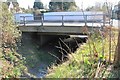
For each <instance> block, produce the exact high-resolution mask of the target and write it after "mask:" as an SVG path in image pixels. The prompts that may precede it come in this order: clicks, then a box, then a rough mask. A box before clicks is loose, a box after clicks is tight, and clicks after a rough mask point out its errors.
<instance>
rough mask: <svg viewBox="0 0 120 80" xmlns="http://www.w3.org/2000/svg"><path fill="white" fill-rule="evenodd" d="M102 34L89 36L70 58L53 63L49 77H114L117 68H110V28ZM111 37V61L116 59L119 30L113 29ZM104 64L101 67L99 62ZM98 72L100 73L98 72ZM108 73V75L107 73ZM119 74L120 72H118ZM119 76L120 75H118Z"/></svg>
mask: <svg viewBox="0 0 120 80" xmlns="http://www.w3.org/2000/svg"><path fill="white" fill-rule="evenodd" d="M107 30H108V31H105V32H104V34H102V36H104V37H102V36H101V34H100V33H97V32H95V33H94V34H93V35H91V36H89V38H88V40H87V42H86V43H84V44H82V46H80V48H78V49H77V51H76V52H75V53H72V54H69V55H68V58H69V60H68V61H66V62H64V63H63V64H60V65H58V66H55V65H53V66H52V67H51V68H50V69H49V74H48V75H47V76H46V77H47V78H95V77H99V78H103V77H105V78H112V77H113V76H111V75H115V74H116V72H118V71H117V70H112V68H110V71H109V70H107V69H108V68H109V66H111V65H109V46H110V36H109V29H107ZM111 33H112V37H111V46H112V48H111V49H110V50H111V63H112V62H113V59H114V54H115V48H116V45H117V37H118V31H117V30H112V32H111ZM99 61H100V63H101V64H102V65H101V66H100V67H99V66H98V63H99ZM97 72H98V73H97ZM106 74H107V75H106ZM117 74H119V72H118V73H117ZM116 77H118V76H116Z"/></svg>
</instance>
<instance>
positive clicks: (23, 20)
mask: <svg viewBox="0 0 120 80" xmlns="http://www.w3.org/2000/svg"><path fill="white" fill-rule="evenodd" d="M23 21H24V26H25V16H23Z"/></svg>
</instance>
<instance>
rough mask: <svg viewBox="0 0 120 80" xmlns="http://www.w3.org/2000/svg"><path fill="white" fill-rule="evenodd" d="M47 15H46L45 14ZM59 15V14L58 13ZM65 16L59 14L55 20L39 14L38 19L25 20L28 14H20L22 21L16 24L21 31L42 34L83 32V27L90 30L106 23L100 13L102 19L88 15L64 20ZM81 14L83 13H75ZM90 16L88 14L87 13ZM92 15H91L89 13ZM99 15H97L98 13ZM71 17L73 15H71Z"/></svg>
mask: <svg viewBox="0 0 120 80" xmlns="http://www.w3.org/2000/svg"><path fill="white" fill-rule="evenodd" d="M47 16H48V15H47ZM52 16H53V15H52ZM59 16H60V15H59ZM65 16H68V15H61V18H60V19H58V18H57V20H51V18H52V17H51V15H50V16H49V17H51V18H50V19H48V20H47V17H46V19H45V16H39V18H40V19H39V20H26V17H30V16H21V17H22V21H21V22H20V24H18V26H19V29H20V30H21V31H22V32H39V33H44V34H78V35H79V34H82V33H85V27H84V26H86V27H87V28H88V31H89V32H91V31H92V30H93V29H100V28H102V27H103V26H105V25H106V23H107V22H106V21H105V15H103V14H102V19H100V20H99V19H96V18H95V19H91V20H90V19H89V20H88V18H87V17H88V16H87V15H86V16H85V19H84V20H83V19H82V20H81V19H77V20H75V19H74V20H71V19H70V20H65V19H64V18H65ZM77 16H83V15H77ZM89 16H90V15H89ZM91 16H93V15H91ZM98 16H99V15H98ZM72 17H73V16H72Z"/></svg>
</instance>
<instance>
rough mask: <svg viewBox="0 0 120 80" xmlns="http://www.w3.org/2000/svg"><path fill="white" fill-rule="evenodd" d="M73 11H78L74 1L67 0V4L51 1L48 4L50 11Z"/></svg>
mask: <svg viewBox="0 0 120 80" xmlns="http://www.w3.org/2000/svg"><path fill="white" fill-rule="evenodd" d="M73 9H74V10H76V9H78V7H77V5H76V3H75V0H71V1H69V0H68V1H67V2H64V0H59V2H56V1H55V0H51V1H50V2H49V10H50V11H72V10H73Z"/></svg>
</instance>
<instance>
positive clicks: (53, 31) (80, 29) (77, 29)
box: [19, 26, 100, 35]
mask: <svg viewBox="0 0 120 80" xmlns="http://www.w3.org/2000/svg"><path fill="white" fill-rule="evenodd" d="M19 29H20V30H21V31H22V32H38V33H41V34H47V35H81V34H85V33H87V32H91V31H92V30H99V29H100V27H92V26H89V27H84V26H64V27H62V26H61V27H60V26H58V27H56V26H55V27H54V26H44V27H40V26H19Z"/></svg>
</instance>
